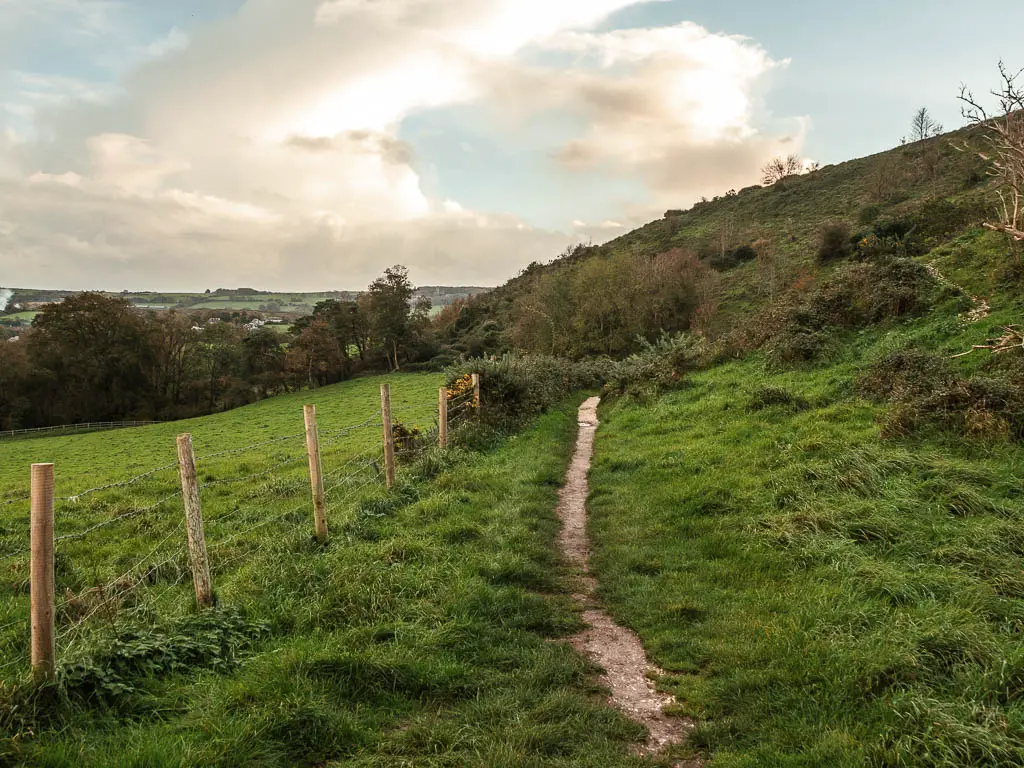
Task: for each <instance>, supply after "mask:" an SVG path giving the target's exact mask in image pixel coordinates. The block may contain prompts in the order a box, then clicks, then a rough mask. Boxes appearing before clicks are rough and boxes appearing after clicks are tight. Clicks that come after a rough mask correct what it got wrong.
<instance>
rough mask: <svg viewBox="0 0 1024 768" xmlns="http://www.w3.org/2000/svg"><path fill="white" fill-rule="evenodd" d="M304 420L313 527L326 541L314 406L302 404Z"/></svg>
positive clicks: (322, 486)
mask: <svg viewBox="0 0 1024 768" xmlns="http://www.w3.org/2000/svg"><path fill="white" fill-rule="evenodd" d="M302 415H303V417H304V418H305V420H306V453H307V454H308V455H309V484H310V486H311V487H312V489H313V528H314V530H315V531H316V537H317V539H319V540H320V541H327V510H326V509H325V505H324V471H323V464H322V463H321V461H320V434H319V430H318V429H317V426H316V406H315V405H304V406H302Z"/></svg>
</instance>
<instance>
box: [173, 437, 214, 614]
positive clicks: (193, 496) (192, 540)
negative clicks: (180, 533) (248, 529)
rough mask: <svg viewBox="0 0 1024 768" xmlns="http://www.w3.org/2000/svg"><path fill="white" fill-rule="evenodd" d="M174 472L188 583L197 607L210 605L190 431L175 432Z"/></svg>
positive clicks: (204, 541)
mask: <svg viewBox="0 0 1024 768" xmlns="http://www.w3.org/2000/svg"><path fill="white" fill-rule="evenodd" d="M178 473H179V474H180V475H181V499H182V501H183V502H184V504H185V528H186V530H187V532H188V554H189V560H190V561H191V563H192V583H193V585H194V586H195V590H196V602H197V603H199V606H200V607H201V608H206V607H208V606H210V605H213V588H212V586H211V584H210V560H209V558H208V557H207V556H206V535H205V534H204V533H203V510H202V507H201V506H200V505H199V483H198V481H197V479H196V457H195V454H194V453H193V452H192V435H188V434H185V435H178Z"/></svg>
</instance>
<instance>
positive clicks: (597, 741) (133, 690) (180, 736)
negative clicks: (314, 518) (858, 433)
mask: <svg viewBox="0 0 1024 768" xmlns="http://www.w3.org/2000/svg"><path fill="white" fill-rule="evenodd" d="M391 381H392V390H393V392H395V394H396V400H402V397H403V395H402V393H403V392H405V393H408V401H414V402H417V403H431V402H432V401H431V400H430V399H429V398H428V397H426V396H427V395H429V394H430V393H436V388H435V387H436V383H437V382H436V378H435V377H431V376H411V375H407V376H400V377H392V378H391ZM376 384H377V381H375V380H364V381H356V382H349V383H347V384H344V385H340V386H338V387H335V388H327V389H324V390H320V391H319V392H317V393H314V394H315V396H316V397H317V399H319V401H320V406H321V411H320V413H321V424H324V423H327V424H328V425H329V427H328V428H334V427H338V426H339V425H342V424H351V423H352V422H353V421H355V420H356V419H361V418H362V417H364V416H368V415H372V413H373V412H374V410H375V402H374V400H373V396H374V395H375V394H376ZM307 397H308V396H307ZM303 399H306V397H301V396H296V397H284V398H279V399H275V400H270V401H265V402H263V403H259V404H257V405H256V406H252V407H250V408H247V409H240V410H239V411H234V412H231V413H227V414H221V415H218V416H214V417H208V418H206V419H200V420H196V421H195V422H194V423H192V424H190V425H181V426H182V427H185V426H187V427H188V428H190V429H191V430H192V432H193V434H195V436H196V440H197V443H198V444H199V445H201V446H202V448H201V449H200V451H199V452H200V453H202V452H204V451H209V450H210V449H213V448H217V449H222V448H223V447H225V446H224V439H225V438H226V437H227V436H228V435H230V436H232V437H233V438H237V441H238V442H241V441H242V440H258V439H260V438H265V437H266V436H268V435H269V434H271V433H272V432H276V433H282V432H284V433H287V431H288V430H290V429H293V428H294V426H295V421H294V416H295V413H294V411H295V407H296V406H297V405H298V404H300V402H301V400H303ZM575 405H576V403H575V402H574V403H568V404H566V405H565V406H563V407H561V408H557V409H554V410H552V411H551V412H549V413H548V414H546V415H545V416H543V417H541V418H540V419H539V420H538V421H537V422H536V424H535V426H534V428H533V429H531V430H530V431H529V432H528V433H525V434H522V435H519V436H516V437H511V438H507V439H505V440H503V441H501V442H500V443H499V444H498V445H497V446H496V447H495V448H494V449H492V450H491V451H489V452H487V453H483V454H480V453H470V452H466V451H463V450H461V449H458V448H456V449H453V450H450V451H448V452H446V453H439V452H437V451H433V452H431V454H430V455H429V456H428V457H427V458H426V459H424V460H423V461H421V462H420V463H418V464H416V465H406V466H405V468H404V470H403V472H402V474H401V475H400V484H399V487H397V488H396V489H395V490H394V491H392V492H384V491H382V490H381V489H380V488H379V486H378V485H376V484H374V485H371V486H370V487H369V488H367V489H364V490H362V491H360V492H359V493H358V494H355V495H353V496H352V498H351V502H350V503H349V504H348V505H345V506H342V507H341V508H338V509H332V511H331V513H330V523H331V526H332V540H331V542H330V544H329V545H328V546H326V547H320V546H317V545H316V544H315V543H314V542H313V541H312V540H311V536H310V527H311V524H310V521H309V520H308V518H309V517H310V515H309V510H308V509H306V507H307V506H308V501H307V499H308V493H309V492H308V486H307V485H305V484H304V482H302V480H301V478H302V475H303V470H302V469H301V465H300V467H297V468H296V471H295V475H294V478H293V479H288V478H289V477H290V476H285V479H284V480H281V481H280V482H278V480H277V479H276V478H278V476H279V473H278V472H275V473H274V476H273V477H274V478H275V480H273V481H269V480H268V481H266V485H268V486H269V485H271V484H272V483H273V484H275V487H273V488H267V487H265V485H264V481H254V482H248V483H244V484H225V485H221V486H213V487H210V488H208V489H206V490H204V496H203V501H204V512H206V511H207V510H209V516H208V519H207V527H208V531H209V530H210V529H211V528H212V529H213V530H214V531H215V532H216V531H218V530H219V529H218V526H217V519H218V518H219V517H222V516H228V515H232V514H234V515H236V516H240V517H244V518H247V520H248V522H253V521H255V522H256V523H258V522H259V521H261V520H265V519H267V517H268V516H269V515H274V514H276V513H277V512H278V509H279V508H280V507H281V506H284V507H290V506H292V505H293V504H294V503H295V502H298V503H299V505H300V507H301V509H300V511H299V512H298V513H296V514H295V515H286V516H285V518H284V519H283V520H282V521H281V522H280V523H279V524H278V523H275V524H273V525H272V526H268V527H267V528H264V529H262V530H260V531H257V532H254V533H253V534H252V535H250V536H248V537H245V538H244V539H243V540H242V544H241V545H238V548H237V549H234V548H232V549H230V551H228V550H225V549H223V548H220V549H218V547H216V546H214V547H213V548H212V549H211V558H212V560H213V570H214V585H215V589H216V592H217V600H218V607H217V609H216V610H214V611H212V612H209V613H207V614H199V615H197V614H196V613H195V610H194V609H193V607H192V598H191V594H190V592H191V586H190V585H188V584H177V585H176V584H175V572H173V571H170V572H168V573H159V574H157V575H156V577H155V583H154V584H152V585H151V586H149V587H148V588H146V589H144V590H141V592H142V593H143V595H142V597H141V599H140V602H139V603H138V604H131V603H127V604H125V605H122V606H119V610H118V611H116V612H112V613H111V614H110V615H109V616H105V615H103V614H101V615H99V616H96V617H94V618H93V619H91V620H90V622H89V626H90V629H89V630H88V631H86V632H82V633H79V634H77V635H76V636H75V637H74V639H73V642H72V643H71V646H70V647H64V646H65V645H66V643H65V642H63V641H62V643H61V650H62V653H63V657H62V658H63V659H64V662H63V663H64V671H63V680H64V695H63V696H62V697H59V698H58V699H57V700H56V701H47V700H46V699H45V697H41V696H40V695H39V694H38V693H36V694H32V693H31V691H32V689H31V687H30V686H28V685H27V684H26V683H25V681H24V678H22V677H19V676H18V675H14V676H12V675H10V674H7V675H6V677H7V681H6V682H5V683H4V684H3V685H2V686H0V723H2V724H3V735H4V739H3V740H2V742H0V755H2V757H0V760H2V761H4V762H5V763H7V764H20V765H39V766H42V765H45V766H60V765H68V766H71V765H74V766H104V767H106V766H184V765H216V766H236V765H260V766H294V765H335V764H338V765H340V764H344V765H351V766H401V765H417V766H598V765H601V766H605V765H616V766H628V765H640V764H641V761H640V760H639V759H638V758H634V757H632V756H631V744H632V743H633V742H635V741H636V740H637V739H638V738H641V737H642V734H641V733H640V729H639V728H638V726H636V725H635V724H633V723H632V722H630V721H629V720H627V719H626V718H625V717H623V716H622V715H620V714H618V713H617V712H615V711H614V710H612V709H610V708H608V707H607V706H605V705H604V703H603V701H602V700H601V698H600V696H598V695H597V692H596V691H595V689H594V687H593V683H592V679H593V672H594V670H593V669H592V668H590V667H589V666H588V665H587V664H586V662H585V661H584V660H583V659H582V658H581V657H580V656H578V655H577V654H576V653H575V652H574V651H572V650H571V648H570V647H569V646H568V644H566V643H556V642H551V641H552V640H554V639H557V638H560V637H563V636H565V635H566V634H568V633H570V632H573V631H575V630H576V629H578V628H579V626H580V619H579V616H578V612H577V610H576V608H575V607H574V605H573V603H572V601H571V599H570V598H569V596H568V594H566V593H565V592H564V591H563V587H562V583H561V577H560V573H561V566H560V562H559V559H558V555H557V551H556V549H555V545H554V538H555V532H556V530H557V527H558V522H557V519H556V516H555V512H554V508H555V504H556V493H557V488H558V486H559V483H560V480H561V477H562V475H563V473H564V471H565V467H566V464H567V461H568V456H569V454H570V451H571V446H572V442H573V439H574V436H575V430H576V424H575ZM396 410H398V411H401V410H404V411H406V412H407V414H408V413H411V408H410V404H409V402H406V404H405V405H404V406H402V407H399V408H396ZM177 431H180V430H179V427H178V425H161V426H160V427H158V428H143V429H139V430H132V431H131V432H125V433H119V435H118V437H119V438H120V440H118V441H117V442H115V441H112V440H111V436H110V434H106V435H85V436H82V437H80V438H59V439H56V440H53V441H51V440H40V441H37V442H38V444H39V445H38V446H37V450H36V451H33V452H32V455H31V458H39V457H41V456H39V455H37V454H43V455H47V456H52V455H58V456H59V459H60V463H59V464H58V468H60V467H62V466H69V465H70V466H75V467H76V468H84V467H86V466H90V467H93V468H94V472H95V476H94V478H92V479H90V482H92V481H93V480H102V479H106V478H107V477H111V476H119V472H115V471H114V470H115V469H118V470H120V469H121V468H122V467H121V464H122V462H123V460H124V458H125V457H126V456H127V455H128V454H131V455H132V461H133V466H134V465H135V464H136V463H137V464H138V465H139V466H142V465H147V466H148V465H149V464H150V463H152V462H153V461H157V462H158V461H161V460H163V459H165V458H168V456H167V440H168V439H169V438H170V437H171V436H172V435H173V434H174V433H175V432H177ZM326 431H327V430H322V433H323V432H326ZM377 431H379V428H378V429H377V430H372V429H371V430H370V431H369V433H368V435H367V436H365V437H362V438H358V440H362V441H363V442H362V443H361V444H360V445H352V446H351V447H350V448H349V452H355V451H358V450H359V449H360V448H361V447H362V446H363V445H366V444H370V443H374V442H375V441H376V439H377V436H376V432H377ZM357 434H361V433H357ZM351 439H352V440H353V441H354V442H358V440H357V438H356V437H352V438H351ZM104 440H106V442H103V441H104ZM119 443H122V444H120V445H119ZM129 443H131V446H129ZM43 449H45V450H43ZM0 450H4V451H16V452H18V453H17V456H16V460H15V464H16V465H18V466H20V465H21V464H22V462H23V461H25V460H26V459H28V458H30V456H29V455H28V454H26V453H25V451H26V450H27V449H26V446H25V444H24V443H18V444H11V445H4V446H0ZM299 452H300V453H301V451H299ZM262 453H263V456H262V464H258V463H256V460H255V458H252V457H250V458H249V459H246V458H245V457H246V456H247V455H248V454H243V455H241V456H238V457H225V458H230V459H231V462H232V464H231V466H230V470H231V472H232V474H231V477H234V476H236V475H239V474H242V473H245V472H249V471H256V470H258V469H259V468H260V467H261V466H264V465H266V464H268V463H271V462H272V461H276V460H277V458H278V456H277V455H276V453H277V449H276V448H269V449H268V448H264V449H262ZM246 462H252V464H250V465H247V466H245V467H243V464H244V463H246ZM325 464H328V466H325V470H327V471H328V472H330V471H331V467H332V466H333V467H336V466H337V461H336V460H333V461H328V460H327V459H326V458H325ZM3 466H4V470H3V471H4V475H3V477H4V482H6V483H7V484H8V485H10V484H12V483H13V484H14V485H15V487H17V481H18V480H19V479H20V478H21V477H22V474H21V472H17V471H12V470H11V468H10V467H11V461H10V459H9V457H8V456H7V455H5V456H4V461H3ZM203 466H204V464H203V462H202V461H201V462H200V474H201V477H202V479H204V480H205V481H209V480H210V479H211V477H212V478H213V479H219V478H220V477H221V476H222V475H221V473H220V472H219V471H214V470H211V471H210V473H209V474H208V473H207V472H205V471H204V469H203ZM226 469H228V467H225V470H226ZM225 476H227V473H226V472H225ZM277 485H280V487H277ZM76 487H77V486H76ZM65 489H66V486H65ZM122 490H124V489H122ZM278 491H285V492H286V496H287V498H285V499H280V500H277V501H274V500H273V497H274V496H275V494H276V493H277V492H278ZM59 492H63V491H60V490H59ZM120 492H121V491H118V493H120ZM124 492H126V493H127V491H124ZM133 492H134V491H133ZM82 503H84V501H83V502H82ZM107 511H108V513H109V512H111V511H114V510H113V509H110V510H107ZM97 513H98V510H97ZM166 514H167V515H168V516H169V519H170V520H173V521H175V522H174V523H173V524H174V525H177V523H176V520H177V518H178V517H179V516H180V515H179V510H178V509H177V507H176V506H175V505H172V508H169V509H168V510H166ZM76 516H77V515H76ZM14 519H15V521H16V523H17V525H15V526H13V528H9V529H8V532H10V533H11V535H13V531H14V530H18V531H20V534H23V532H24V529H23V527H22V524H23V521H22V520H20V519H16V518H14ZM88 519H90V518H87V520H88ZM237 519H238V517H236V520H237ZM87 520H84V521H82V522H86V521H87ZM76 522H77V521H76ZM6 525H7V522H6V521H5V526H6ZM168 525H171V523H170V522H169V523H168ZM153 528H154V521H149V522H147V524H146V525H145V526H141V525H140V529H139V530H133V529H132V527H131V526H129V529H128V530H126V531H119V532H118V534H117V536H116V537H115V536H113V535H104V536H103V537H101V538H99V539H89V540H88V541H89V547H88V548H87V549H86V548H83V549H82V550H81V551H79V550H73V549H68V548H64V547H61V546H60V545H58V549H59V557H58V580H59V582H60V583H59V589H61V590H62V589H63V588H65V587H66V586H69V585H70V586H71V587H72V588H73V589H76V590H77V589H78V587H79V586H80V584H84V583H94V582H95V581H97V580H98V579H97V578H96V577H98V576H102V575H103V573H102V571H103V567H104V564H105V563H107V562H108V561H111V560H115V561H116V560H118V559H122V560H124V561H134V560H136V559H137V557H138V555H139V547H138V545H137V538H136V534H140V535H141V534H142V533H143V532H145V534H146V535H150V536H155V535H157V534H156V531H154V530H153ZM161 530H162V529H161ZM223 532H224V531H223V530H221V531H220V533H215V534H214V536H213V538H218V536H220V535H221V534H222V533H223ZM20 534H19V535H20ZM209 538H211V537H210V534H209V532H208V539H209ZM8 543H9V542H8V541H7V540H5V545H6V544H8ZM85 563H88V564H89V567H88V568H86V567H84V564H85ZM119 567H120V566H119ZM178 567H179V568H183V567H184V562H182V563H179V564H178ZM113 570H117V569H116V568H115V569H113ZM23 578H24V574H23V573H19V572H16V571H14V570H10V569H8V570H5V571H4V579H3V589H4V592H5V594H6V597H5V598H4V599H5V603H18V604H20V603H21V602H22V601H23V599H24V598H23V596H22V595H20V594H19V587H18V584H19V581H20V580H22V579H23ZM186 580H187V577H186ZM67 626H68V625H67V617H65V616H63V615H62V617H61V624H60V625H59V632H63V633H64V634H65V635H66V634H67V633H68V628H67ZM5 632H7V633H8V634H7V635H6V636H5V642H6V644H7V645H6V652H7V654H8V656H7V657H8V658H9V657H10V654H11V653H17V654H21V653H24V652H25V651H26V648H25V645H26V641H25V635H26V634H27V633H26V629H25V627H24V626H23V625H22V626H19V627H17V628H16V629H13V628H12V629H10V630H5ZM7 672H9V670H7ZM644 764H646V765H650V764H651V763H650V762H647V763H644Z"/></svg>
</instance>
